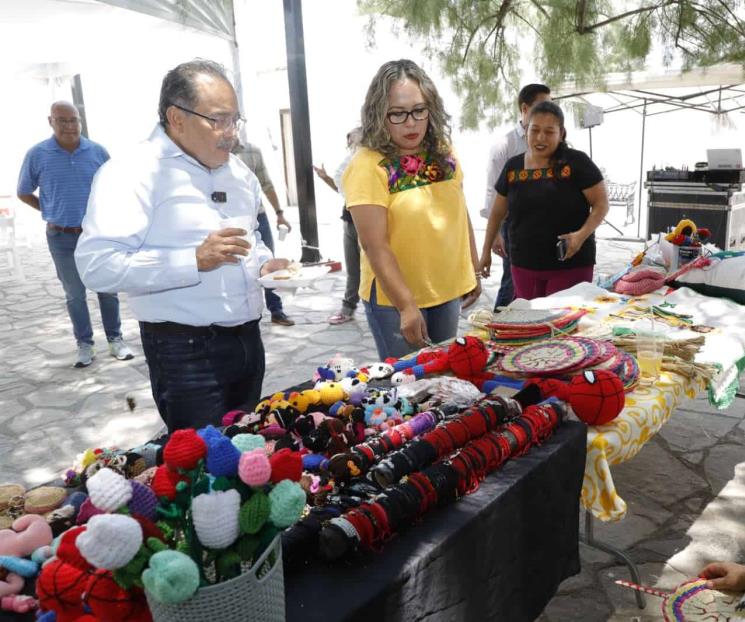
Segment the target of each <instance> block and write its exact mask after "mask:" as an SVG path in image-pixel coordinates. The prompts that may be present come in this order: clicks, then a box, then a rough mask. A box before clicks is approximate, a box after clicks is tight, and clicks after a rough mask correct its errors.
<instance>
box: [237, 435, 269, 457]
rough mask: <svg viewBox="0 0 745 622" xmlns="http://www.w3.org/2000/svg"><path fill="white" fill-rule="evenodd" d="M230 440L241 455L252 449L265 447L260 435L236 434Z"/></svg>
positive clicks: (264, 441)
mask: <svg viewBox="0 0 745 622" xmlns="http://www.w3.org/2000/svg"><path fill="white" fill-rule="evenodd" d="M230 440H231V441H232V443H233V445H235V446H236V447H237V448H238V450H239V451H240V452H241V453H243V452H246V451H253V450H254V449H264V447H265V446H266V440H264V437H263V436H261V434H236V435H235V436H234V437H233V438H232V439H230Z"/></svg>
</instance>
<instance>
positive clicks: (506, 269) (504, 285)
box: [494, 222, 515, 311]
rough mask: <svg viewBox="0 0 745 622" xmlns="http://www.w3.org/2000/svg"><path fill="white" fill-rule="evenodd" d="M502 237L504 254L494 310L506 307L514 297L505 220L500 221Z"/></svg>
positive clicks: (508, 231) (507, 231)
mask: <svg viewBox="0 0 745 622" xmlns="http://www.w3.org/2000/svg"><path fill="white" fill-rule="evenodd" d="M502 238H503V239H504V250H505V255H504V257H502V280H501V281H500V283H499V291H498V292H497V300H496V301H495V302H494V310H495V311H496V310H497V307H506V306H507V305H508V304H510V303H511V302H512V301H513V300H514V299H515V288H514V286H513V284H512V262H511V261H510V228H509V226H508V223H507V222H504V223H502Z"/></svg>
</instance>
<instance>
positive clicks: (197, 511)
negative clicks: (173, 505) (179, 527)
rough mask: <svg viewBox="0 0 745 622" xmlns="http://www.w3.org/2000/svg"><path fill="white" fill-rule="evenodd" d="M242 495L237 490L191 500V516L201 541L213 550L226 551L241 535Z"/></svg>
mask: <svg viewBox="0 0 745 622" xmlns="http://www.w3.org/2000/svg"><path fill="white" fill-rule="evenodd" d="M240 508H241V495H240V494H239V493H238V491H237V490H235V489H230V490H218V491H216V492H212V493H210V494H205V495H198V496H196V497H194V498H193V499H192V500H191V515H192V520H193V522H194V529H195V530H196V532H197V537H198V538H199V541H200V542H201V543H202V544H203V545H204V546H206V547H208V548H211V549H224V548H225V547H228V546H230V545H231V544H233V542H235V540H236V538H237V537H238V533H239V525H238V513H239V512H240Z"/></svg>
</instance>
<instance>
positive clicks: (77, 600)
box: [36, 559, 89, 622]
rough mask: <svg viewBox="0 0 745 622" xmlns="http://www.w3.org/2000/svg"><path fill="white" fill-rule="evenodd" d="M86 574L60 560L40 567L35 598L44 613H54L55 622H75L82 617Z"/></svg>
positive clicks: (86, 580)
mask: <svg viewBox="0 0 745 622" xmlns="http://www.w3.org/2000/svg"><path fill="white" fill-rule="evenodd" d="M88 576H89V575H88V573H87V572H85V571H84V570H80V568H76V567H75V566H72V565H71V564H67V563H65V562H63V561H62V560H61V559H52V560H51V561H49V562H47V563H46V564H44V566H42V568H41V573H40V574H39V576H38V578H37V579H36V596H37V598H38V599H39V606H40V608H41V609H42V610H44V611H54V612H55V613H56V614H57V622H75V620H77V619H78V618H79V617H80V616H82V615H83V613H84V611H83V598H82V597H83V592H84V591H85V586H86V583H87V582H88Z"/></svg>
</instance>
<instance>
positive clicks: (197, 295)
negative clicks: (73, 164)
mask: <svg viewBox="0 0 745 622" xmlns="http://www.w3.org/2000/svg"><path fill="white" fill-rule="evenodd" d="M215 192H222V193H225V199H226V200H225V202H224V203H219V202H215V201H213V200H212V195H213V193H215ZM260 197H261V189H260V187H259V182H258V180H257V179H256V176H255V175H254V174H253V173H252V172H251V171H250V170H249V169H248V167H246V165H245V164H243V163H242V162H241V161H240V160H239V159H238V158H237V157H235V156H234V155H231V156H230V159H229V160H228V162H226V163H225V164H223V165H222V166H220V167H219V168H216V169H213V170H210V169H208V168H206V167H205V166H203V165H202V164H200V163H199V162H198V161H197V160H195V159H194V158H192V157H191V156H189V155H187V154H186V153H184V152H183V151H182V150H181V148H180V147H178V146H177V145H176V144H175V143H174V142H173V141H172V140H171V139H170V138H169V137H168V135H167V134H166V133H165V131H164V130H163V128H162V127H161V126H160V125H158V126H157V127H156V129H155V130H154V131H153V133H152V135H151V136H150V138H149V139H148V140H147V141H145V142H144V143H141V144H140V145H137V147H136V148H135V149H133V150H132V152H130V153H129V154H127V155H124V156H122V157H118V158H113V159H112V160H109V161H108V162H107V163H106V164H105V165H104V166H102V167H101V168H100V169H99V171H98V173H97V174H96V177H95V179H94V180H93V186H92V188H91V195H90V199H89V202H88V210H87V212H86V216H85V219H84V220H83V233H82V235H81V236H80V239H79V241H78V245H77V248H76V250H75V261H76V263H77V266H78V271H79V272H80V277H81V278H82V280H83V283H85V285H86V286H87V287H89V288H90V289H92V290H94V291H98V292H124V293H126V294H128V297H129V304H130V307H131V308H132V311H133V313H134V315H135V317H136V318H137V319H138V320H140V321H143V322H162V321H170V322H178V323H180V324H190V325H192V326H207V325H209V324H220V325H223V326H235V325H238V324H242V323H244V322H248V321H251V320H255V319H258V318H259V317H260V316H261V311H262V308H263V292H262V289H261V285H259V283H258V282H257V279H258V278H259V270H260V267H261V265H262V264H263V263H264V262H265V261H267V260H269V259H270V258H271V256H272V255H271V253H270V251H269V249H268V248H267V247H266V246H264V243H263V242H262V241H261V236H260V235H259V233H258V232H257V227H258V225H257V224H256V214H257V213H258V209H259V205H260V204H261V198H260ZM246 215H250V216H251V219H252V222H253V223H254V226H253V231H249V242H250V243H251V245H252V250H251V252H250V254H249V255H248V257H246V258H244V259H243V260H242V261H241V262H240V263H238V264H223V265H221V266H219V267H218V268H215V269H214V270H209V271H205V272H199V271H198V270H197V259H196V249H197V247H198V246H199V245H200V244H201V243H202V242H203V241H204V239H205V238H206V237H207V235H208V234H209V233H211V232H213V231H217V230H218V229H222V228H224V227H223V226H222V225H221V224H220V222H221V220H222V219H224V218H228V217H231V216H246Z"/></svg>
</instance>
